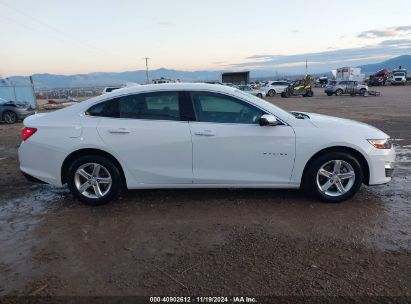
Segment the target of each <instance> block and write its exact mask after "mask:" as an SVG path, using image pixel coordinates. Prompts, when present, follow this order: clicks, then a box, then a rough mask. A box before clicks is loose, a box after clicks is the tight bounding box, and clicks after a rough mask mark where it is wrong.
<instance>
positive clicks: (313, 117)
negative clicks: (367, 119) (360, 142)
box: [300, 112, 390, 139]
mask: <svg viewBox="0 0 411 304" xmlns="http://www.w3.org/2000/svg"><path fill="white" fill-rule="evenodd" d="M300 113H303V114H306V115H308V116H309V119H310V122H311V123H312V124H313V125H314V126H315V127H317V128H327V129H333V128H335V129H336V130H342V131H344V132H349V133H351V134H358V135H363V136H364V137H365V138H366V139H384V138H389V137H390V136H389V135H387V134H385V133H384V132H383V131H381V130H379V129H377V128H376V127H373V126H371V125H368V124H366V123H363V122H359V121H355V120H351V119H345V118H339V117H333V116H328V115H322V114H317V113H304V112H300Z"/></svg>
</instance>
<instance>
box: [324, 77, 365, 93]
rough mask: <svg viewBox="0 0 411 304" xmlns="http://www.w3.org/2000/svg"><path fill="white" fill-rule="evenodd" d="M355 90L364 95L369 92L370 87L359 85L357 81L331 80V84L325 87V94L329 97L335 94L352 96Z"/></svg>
mask: <svg viewBox="0 0 411 304" xmlns="http://www.w3.org/2000/svg"><path fill="white" fill-rule="evenodd" d="M353 90H354V91H355V92H357V93H358V94H361V95H364V94H365V93H366V92H367V91H368V86H366V85H363V84H359V83H358V82H357V81H350V80H343V81H337V80H331V81H330V82H329V84H328V85H326V86H325V89H324V92H325V93H326V94H327V95H328V96H332V95H333V94H335V95H336V96H340V95H343V94H352V93H353Z"/></svg>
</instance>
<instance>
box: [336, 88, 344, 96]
mask: <svg viewBox="0 0 411 304" xmlns="http://www.w3.org/2000/svg"><path fill="white" fill-rule="evenodd" d="M342 93H343V90H341V89H338V90H337V91H335V95H337V96H341V95H342Z"/></svg>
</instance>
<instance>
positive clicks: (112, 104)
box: [86, 98, 119, 118]
mask: <svg viewBox="0 0 411 304" xmlns="http://www.w3.org/2000/svg"><path fill="white" fill-rule="evenodd" d="M86 115H89V116H100V117H113V118H118V117H119V112H118V99H117V98H115V99H111V100H108V101H105V102H101V103H99V104H96V105H94V106H92V107H91V108H90V109H88V110H87V111H86Z"/></svg>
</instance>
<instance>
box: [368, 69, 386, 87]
mask: <svg viewBox="0 0 411 304" xmlns="http://www.w3.org/2000/svg"><path fill="white" fill-rule="evenodd" d="M389 75H390V71H389V70H388V69H382V70H379V71H378V72H376V73H374V74H372V75H370V80H369V81H368V85H369V86H381V85H385V83H386V82H387V79H388V76H389Z"/></svg>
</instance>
